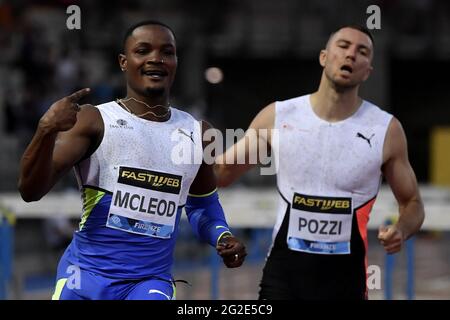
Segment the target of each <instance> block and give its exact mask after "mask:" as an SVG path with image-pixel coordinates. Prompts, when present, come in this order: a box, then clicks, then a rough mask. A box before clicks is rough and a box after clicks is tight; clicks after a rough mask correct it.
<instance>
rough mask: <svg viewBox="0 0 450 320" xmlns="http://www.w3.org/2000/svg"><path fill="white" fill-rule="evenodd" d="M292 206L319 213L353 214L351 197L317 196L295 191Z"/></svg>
mask: <svg viewBox="0 0 450 320" xmlns="http://www.w3.org/2000/svg"><path fill="white" fill-rule="evenodd" d="M292 207H293V208H294V209H297V210H305V211H310V212H318V213H336V214H351V199H350V198H336V197H315V196H307V195H303V194H299V193H294V199H293V202H292Z"/></svg>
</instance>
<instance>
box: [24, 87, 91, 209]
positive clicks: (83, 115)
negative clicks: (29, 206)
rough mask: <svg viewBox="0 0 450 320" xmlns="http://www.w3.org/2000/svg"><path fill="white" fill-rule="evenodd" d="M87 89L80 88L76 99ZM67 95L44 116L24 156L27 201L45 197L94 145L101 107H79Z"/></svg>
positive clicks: (25, 197)
mask: <svg viewBox="0 0 450 320" xmlns="http://www.w3.org/2000/svg"><path fill="white" fill-rule="evenodd" d="M87 92H88V91H87ZM87 92H83V91H79V93H81V94H78V96H75V98H76V100H75V98H74V100H73V101H77V100H78V99H79V98H81V96H82V94H83V93H84V94H86V93H87ZM64 99H68V97H66V98H63V99H61V100H59V101H57V102H56V103H54V104H53V105H52V107H51V108H50V109H49V110H48V111H47V112H46V113H45V114H44V116H43V117H42V118H41V120H40V121H39V125H38V128H37V130H36V133H35V135H34V137H33V139H32V141H31V143H30V144H29V145H28V147H27V148H26V150H25V152H24V154H23V156H22V159H21V162H20V174H19V183H18V187H19V191H20V193H21V195H22V198H23V199H24V200H25V201H36V200H39V199H40V198H42V197H43V196H44V195H45V194H46V193H47V192H48V191H49V190H50V189H51V188H52V187H53V185H54V184H55V183H56V182H57V180H58V179H59V178H60V177H61V176H62V175H63V174H64V173H66V172H67V171H68V170H69V169H70V168H71V167H72V166H73V165H74V164H75V163H76V162H78V161H79V160H80V159H81V158H82V157H83V156H84V155H85V154H86V152H87V151H88V149H89V148H90V146H91V137H92V132H94V130H95V129H96V126H95V125H94V120H98V117H99V114H98V111H97V110H96V109H95V108H93V107H91V106H85V107H82V108H81V111H79V110H78V109H74V108H75V107H73V106H72V104H75V102H72V100H71V101H67V100H64Z"/></svg>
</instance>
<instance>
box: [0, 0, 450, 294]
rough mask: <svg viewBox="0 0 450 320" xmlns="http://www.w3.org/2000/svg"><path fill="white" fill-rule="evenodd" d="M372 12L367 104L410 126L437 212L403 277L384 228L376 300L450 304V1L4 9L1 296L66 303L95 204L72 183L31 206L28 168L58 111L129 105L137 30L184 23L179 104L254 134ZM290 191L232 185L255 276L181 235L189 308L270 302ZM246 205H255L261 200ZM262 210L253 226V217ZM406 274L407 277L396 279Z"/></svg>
mask: <svg viewBox="0 0 450 320" xmlns="http://www.w3.org/2000/svg"><path fill="white" fill-rule="evenodd" d="M71 4H76V5H78V6H79V7H80V8H81V30H68V29H67V27H66V19H67V18H68V16H69V15H68V14H66V8H67V7H68V6H69V5H71ZM372 4H375V5H378V6H379V7H380V9H381V29H380V30H374V36H375V59H374V67H375V71H374V73H373V74H372V76H371V78H370V79H369V80H368V81H367V83H365V84H364V85H363V87H362V96H363V97H364V98H365V99H367V100H369V101H372V102H374V103H376V104H378V105H379V106H381V107H382V108H384V109H386V110H387V111H389V112H391V113H393V114H394V115H395V116H396V117H397V118H399V120H400V121H401V122H402V124H403V126H404V128H405V132H406V135H407V137H408V141H409V155H410V160H411V163H412V166H413V167H414V169H415V171H416V174H417V178H418V180H419V182H420V184H421V188H422V190H423V194H424V201H425V206H426V211H427V212H428V216H427V218H426V227H425V228H424V231H422V232H421V233H420V234H418V236H417V237H415V239H414V244H413V246H414V248H413V249H414V250H413V251H408V250H404V251H403V252H402V253H401V254H398V255H396V256H395V258H394V259H395V263H394V269H391V268H390V267H388V269H386V265H388V266H391V265H392V261H390V260H386V257H385V255H384V253H383V250H382V248H381V247H380V246H379V245H378V243H377V241H376V231H375V229H373V230H371V231H370V232H369V247H370V250H369V264H370V265H378V266H380V267H381V269H382V278H383V281H382V282H381V288H380V289H375V290H371V291H370V297H371V298H372V299H384V298H386V297H387V298H392V299H406V298H408V297H410V298H411V297H414V298H416V299H450V231H449V227H448V226H449V221H450V109H449V107H450V90H448V88H449V87H450V80H449V77H448V73H449V71H450V2H448V1H445V0H441V1H438V0H378V1H376V0H373V1H366V0H361V1H350V0H322V1H313V0H301V1H299V0H280V1H271V0H218V1H207V0H197V1H182V0H151V1H143V0H141V1H138V0H131V1H118V0H114V1H113V0H112V1H95V2H94V1H87V0H85V1H63V0H60V1H26V0H19V1H2V0H0V213H1V216H2V220H1V224H0V230H1V231H0V241H1V242H0V248H1V252H0V258H1V263H0V298H3V299H48V298H49V297H50V296H51V293H52V290H53V285H54V280H55V279H54V274H55V269H56V263H57V261H58V259H59V256H60V254H61V252H62V250H63V248H64V247H65V246H66V245H67V242H68V241H70V237H71V233H72V232H73V230H74V228H76V226H77V223H78V219H77V217H78V215H79V212H80V207H81V202H80V201H79V200H78V196H77V194H76V183H75V179H74V177H73V176H72V175H68V176H67V177H66V178H65V179H64V180H63V181H61V182H60V183H59V184H58V185H57V186H56V187H55V188H54V191H53V192H52V193H51V194H50V195H48V196H47V197H46V198H45V199H44V200H42V201H41V202H40V203H34V204H30V205H27V204H25V203H24V202H22V201H20V199H19V195H18V193H17V191H16V183H17V174H18V162H19V159H20V156H21V154H22V152H23V150H24V148H25V146H26V145H27V144H28V142H29V141H30V139H31V136H32V134H33V132H34V130H35V128H36V124H37V121H38V120H39V118H40V117H41V115H42V114H43V113H44V112H45V111H46V110H47V108H48V107H49V106H50V105H51V103H52V102H53V101H55V100H57V99H59V98H60V97H62V96H65V95H67V94H69V93H71V92H73V91H75V90H76V89H79V88H82V87H90V88H92V89H93V92H92V94H91V95H90V96H89V97H88V98H86V99H85V101H86V102H89V103H92V104H98V103H103V102H106V101H109V100H112V99H115V98H118V97H123V96H124V94H125V90H124V89H125V87H124V81H123V79H122V74H121V72H119V68H118V64H117V54H118V53H119V52H120V51H121V42H122V34H123V32H124V30H125V29H126V28H127V27H128V26H129V25H131V24H132V23H134V22H137V21H140V20H144V19H158V20H161V21H163V22H165V23H167V24H168V25H170V26H172V28H173V29H174V30H175V33H176V35H177V44H178V56H179V69H178V74H177V79H176V81H175V85H174V88H173V90H172V104H173V105H175V106H180V107H181V108H183V109H185V110H187V111H189V112H191V113H193V114H194V115H196V116H197V117H198V118H204V119H207V120H208V121H209V122H211V123H212V124H213V125H214V126H215V127H217V128H219V129H221V130H224V129H225V128H246V127H247V125H248V124H249V122H250V120H251V119H252V117H253V116H254V115H255V114H256V113H257V112H258V111H259V110H260V109H261V108H262V107H263V106H265V105H267V104H268V103H270V102H272V101H274V100H283V99H287V98H290V97H294V96H298V95H302V94H306V93H309V92H312V91H314V90H315V89H316V88H317V86H318V83H319V79H320V72H321V69H320V66H319V64H318V53H319V50H320V49H322V47H323V46H324V44H325V42H326V40H327V38H328V35H329V33H330V32H331V31H333V30H334V29H335V28H336V27H337V26H338V25H341V24H349V23H361V24H365V23H366V20H367V18H368V17H369V16H370V15H369V14H367V13H366V9H367V7H368V6H369V5H372ZM208 68H218V69H219V70H220V72H219V73H221V74H222V75H223V79H222V80H221V81H219V80H220V77H219V78H218V80H217V77H216V78H214V77H206V76H205V75H206V74H207V73H206V71H207V69H208ZM213 70H216V74H217V69H213ZM209 74H210V73H209ZM213 75H214V73H213ZM217 81H219V82H218V83H216V82H217ZM274 183H275V177H273V176H260V175H259V171H258V170H254V171H252V172H250V173H249V174H247V175H246V176H245V177H244V178H242V179H241V180H240V182H239V183H237V184H236V185H235V188H234V189H231V190H223V191H221V194H222V198H223V201H224V207H225V209H226V212H227V213H229V215H230V216H229V220H230V224H231V225H232V226H233V229H234V231H235V233H237V234H238V235H239V236H240V237H242V238H243V239H244V240H245V242H246V243H247V245H248V249H249V251H250V256H249V259H248V260H247V262H246V264H245V266H243V267H242V268H240V269H237V270H236V269H235V270H226V269H225V268H223V267H221V266H220V263H219V261H218V259H217V258H216V257H215V255H214V253H213V251H212V249H211V248H209V247H208V246H206V245H204V244H200V243H198V242H197V240H196V239H195V238H193V235H192V232H191V231H190V229H189V226H188V225H187V224H186V223H183V224H182V225H181V230H180V238H179V241H178V244H177V249H176V257H175V268H174V275H175V278H177V279H180V278H181V279H185V280H188V281H189V282H190V283H191V284H192V287H189V286H185V285H183V284H180V285H178V288H177V292H178V299H255V298H257V292H258V283H259V280H260V276H261V270H262V266H263V264H264V256H265V254H266V252H267V248H268V246H269V244H270V237H271V231H270V228H269V226H270V224H271V222H272V221H273V220H272V219H273V214H274V210H273V206H274V205H275V204H274V203H273V201H272V198H271V195H273V194H274V192H273V187H274ZM255 193H256V196H255ZM236 194H239V197H238V199H240V201H239V202H238V201H236V200H235V199H236V198H235V195H236ZM382 194H386V196H381V195H380V198H379V199H378V203H377V206H378V209H377V210H374V212H373V213H372V220H373V221H372V223H373V226H374V228H375V225H376V224H377V223H382V222H383V219H385V218H386V217H391V216H395V214H396V211H395V207H393V206H392V204H393V201H392V199H391V198H389V196H388V194H389V192H388V190H385V188H383V192H382ZM53 199H56V203H54V202H52V201H53ZM242 199H254V200H248V201H247V205H245V204H243V203H244V202H243V201H242ZM376 208H377V207H376ZM247 214H248V215H249V217H252V218H251V219H250V218H249V217H248V218H247V220H246V219H244V220H246V221H242V216H244V215H247ZM249 220H250V221H252V222H253V224H250V223H248V221H249ZM408 252H409V253H413V255H411V254H409V255H408V254H407V253H408ZM408 258H409V259H410V263H408V262H407V261H408ZM411 261H413V262H414V264H412V263H411ZM408 267H409V268H410V270H414V276H413V277H410V278H408ZM390 270H392V281H386V282H385V280H386V276H387V275H388V274H391V271H390ZM388 271H389V272H388ZM410 276H411V275H410ZM412 279H413V280H414V282H412ZM388 280H389V279H388ZM408 284H409V286H410V287H409V291H408V289H407V288H408ZM391 285H392V288H390V286H391ZM411 286H413V287H414V288H413V289H414V290H413V291H412V293H413V295H411ZM388 289H392V291H391V293H389V292H388V291H389V290H388ZM386 294H387V296H386Z"/></svg>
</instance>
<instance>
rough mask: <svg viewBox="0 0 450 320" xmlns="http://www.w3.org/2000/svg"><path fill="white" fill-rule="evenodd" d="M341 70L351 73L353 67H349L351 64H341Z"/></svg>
mask: <svg viewBox="0 0 450 320" xmlns="http://www.w3.org/2000/svg"><path fill="white" fill-rule="evenodd" d="M341 71H345V72H347V73H352V72H353V68H352V67H351V66H349V65H347V64H346V65H343V66H342V67H341Z"/></svg>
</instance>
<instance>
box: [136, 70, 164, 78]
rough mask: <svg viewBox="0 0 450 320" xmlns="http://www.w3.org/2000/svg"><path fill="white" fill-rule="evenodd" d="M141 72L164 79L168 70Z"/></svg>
mask: <svg viewBox="0 0 450 320" xmlns="http://www.w3.org/2000/svg"><path fill="white" fill-rule="evenodd" d="M141 74H142V75H144V76H147V77H150V78H152V79H162V78H163V77H165V76H167V72H166V71H164V70H142V72H141Z"/></svg>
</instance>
